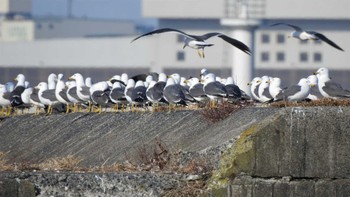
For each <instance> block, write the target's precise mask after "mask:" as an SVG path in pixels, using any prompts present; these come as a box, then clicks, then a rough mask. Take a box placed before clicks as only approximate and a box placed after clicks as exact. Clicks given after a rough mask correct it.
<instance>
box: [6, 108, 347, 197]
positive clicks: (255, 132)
mask: <svg viewBox="0 0 350 197" xmlns="http://www.w3.org/2000/svg"><path fill="white" fill-rule="evenodd" d="M0 136H1V138H0V151H3V152H8V153H7V157H6V159H8V160H9V161H10V162H21V161H22V162H28V161H32V162H40V161H43V160H45V159H46V158H52V157H56V156H67V155H68V154H71V155H75V156H79V157H81V158H82V159H83V162H84V163H83V164H84V165H86V166H94V165H97V166H99V165H101V164H102V163H105V164H106V165H107V164H112V163H114V162H115V161H123V160H124V159H125V157H124V154H125V151H130V153H131V152H132V150H134V149H135V146H137V145H138V144H142V143H145V144H151V143H152V141H153V140H154V138H155V137H159V138H160V139H162V140H163V141H164V142H165V143H166V144H167V145H168V147H169V148H170V149H172V150H178V149H181V150H183V151H190V152H200V151H203V150H206V149H208V148H213V147H220V146H221V145H222V144H224V143H226V142H227V141H230V140H233V145H232V146H228V147H226V149H225V150H223V149H218V151H217V152H214V154H215V159H216V160H217V162H218V165H219V167H218V169H217V170H215V171H214V173H213V175H212V177H211V179H210V181H209V188H210V190H208V193H207V194H206V195H205V196H242V197H243V196H347V194H348V193H350V183H349V177H350V140H349V139H350V138H349V137H350V108H349V107H309V108H298V107H296V108H262V107H252V108H246V109H242V110H240V111H237V112H235V113H233V114H232V115H231V116H230V117H228V118H227V119H225V120H223V121H220V122H217V123H211V122H210V121H208V120H207V119H205V118H204V117H203V116H202V115H201V113H200V112H199V111H177V112H172V113H118V114H114V113H107V114H93V113H87V114H86V113H77V114H68V115H61V114H57V115H52V116H31V115H24V116H17V117H11V118H5V119H2V120H1V121H0ZM221 151H223V152H222V154H221ZM53 174H54V173H48V175H40V174H39V175H38V174H35V173H34V174H30V175H28V176H20V174H15V173H12V174H11V173H10V174H3V173H0V179H1V178H6V179H7V180H8V179H10V180H14V179H15V180H16V178H19V179H20V180H29V181H30V182H31V183H33V184H35V186H36V187H38V188H46V189H45V191H46V192H49V193H50V192H58V194H65V193H64V192H66V194H67V191H65V187H61V186H59V185H60V184H63V185H64V184H68V183H67V182H65V181H63V182H62V181H54V180H55V177H56V178H57V179H59V178H58V177H60V176H62V174H61V175H53ZM38 176H39V177H40V176H45V177H47V176H48V177H51V178H52V177H53V178H52V179H51V178H50V180H52V181H50V182H47V181H46V182H45V181H38V180H39V179H38V178H34V177H38ZM63 176H66V175H64V174H63ZM75 176H76V175H72V177H75ZM77 176H78V177H80V176H82V177H84V176H85V175H84V174H82V175H77ZM86 176H88V177H90V178H86V179H85V178H82V180H87V182H86V183H89V184H90V186H88V185H86V184H85V185H84V184H83V182H84V181H82V184H78V185H77V186H76V187H77V188H79V191H80V192H82V191H85V190H86V191H88V192H92V195H93V194H96V195H97V194H99V193H98V192H97V190H96V191H94V190H91V187H92V185H93V187H96V188H98V187H99V186H98V184H100V183H97V182H96V180H95V178H96V177H95V176H93V175H86ZM109 176H110V175H108V174H107V175H106V177H109ZM118 176H119V175H117V177H118ZM120 176H124V175H120ZM148 176H149V175H147V176H146V175H145V176H138V175H137V178H133V179H135V180H136V179H137V181H136V184H138V181H141V182H142V183H143V184H144V185H145V186H144V187H149V189H148V190H147V189H146V190H142V191H146V192H145V193H144V195H151V196H159V195H161V192H162V191H164V190H162V189H158V190H157V189H156V188H157V187H156V185H158V184H157V182H158V181H162V180H166V179H168V180H171V181H170V182H171V183H175V184H173V185H172V186H171V187H177V185H181V184H177V183H181V182H182V181H183V180H184V179H183V177H181V176H179V177H176V176H175V177H171V178H170V177H167V176H164V177H163V175H161V174H160V175H159V176H160V177H162V178H159V179H157V178H156V179H153V178H145V177H148ZM30 177H31V178H30ZM91 177H95V178H91ZM111 177H112V178H107V179H105V180H108V181H111V182H112V183H113V184H119V183H121V184H124V183H127V182H123V181H122V180H124V179H123V178H120V177H119V178H116V179H114V178H113V176H111ZM132 177H133V176H132ZM72 179H73V180H74V179H75V178H72ZM89 179H91V181H88V180H89ZM185 179H186V178H185ZM40 180H45V179H40ZM60 180H61V179H60ZM62 180H65V179H62ZM92 180H93V181H92ZM118 180H119V181H118ZM127 180H129V179H128V178H127ZM176 180H177V181H178V182H177V181H176ZM0 181H1V180H0ZM173 181H174V182H173ZM96 184H97V186H96ZM113 184H112V185H113ZM127 184H129V183H127ZM68 185H70V184H68ZM180 187H181V186H180ZM158 188H159V187H158ZM164 188H165V189H166V188H167V187H164ZM164 188H163V189H164ZM129 189H130V190H128V192H129V193H125V194H130V196H137V190H138V189H137V187H134V188H129ZM68 190H69V189H68ZM120 191H121V190H118V188H113V187H111V189H110V190H109V193H110V194H113V192H114V193H118V192H120ZM150 191H153V192H155V191H157V192H156V193H151V194H150V193H147V192H150ZM69 192H71V190H69ZM94 192H95V193H94ZM96 192H97V193H96ZM99 192H100V191H99Z"/></svg>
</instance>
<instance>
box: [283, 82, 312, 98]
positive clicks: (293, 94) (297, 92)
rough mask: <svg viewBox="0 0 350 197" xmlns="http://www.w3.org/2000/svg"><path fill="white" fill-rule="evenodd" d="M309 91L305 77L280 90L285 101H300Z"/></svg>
mask: <svg viewBox="0 0 350 197" xmlns="http://www.w3.org/2000/svg"><path fill="white" fill-rule="evenodd" d="M309 93H310V81H309V80H308V79H306V78H302V79H300V81H299V83H298V84H297V85H292V86H290V87H288V88H287V89H285V90H284V91H283V92H282V97H283V99H284V100H287V101H296V102H297V101H302V100H304V99H306V98H307V96H308V95H309Z"/></svg>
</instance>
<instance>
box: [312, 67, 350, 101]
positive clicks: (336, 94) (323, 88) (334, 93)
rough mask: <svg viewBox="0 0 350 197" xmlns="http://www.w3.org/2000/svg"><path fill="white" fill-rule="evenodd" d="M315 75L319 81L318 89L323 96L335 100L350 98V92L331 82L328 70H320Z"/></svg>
mask: <svg viewBox="0 0 350 197" xmlns="http://www.w3.org/2000/svg"><path fill="white" fill-rule="evenodd" d="M315 74H316V75H317V79H318V89H319V90H320V93H321V94H322V96H324V97H326V98H333V99H337V98H349V97H350V91H349V90H345V89H343V87H342V86H341V85H340V84H338V83H335V82H333V81H331V79H330V78H329V71H328V69H327V68H320V69H318V70H317V71H316V73H315Z"/></svg>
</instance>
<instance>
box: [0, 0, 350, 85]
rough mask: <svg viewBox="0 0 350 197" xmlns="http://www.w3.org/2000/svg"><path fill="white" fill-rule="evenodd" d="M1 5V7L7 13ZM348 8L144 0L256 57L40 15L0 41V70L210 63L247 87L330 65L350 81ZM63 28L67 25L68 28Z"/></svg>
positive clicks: (290, 0) (158, 13)
mask: <svg viewBox="0 0 350 197" xmlns="http://www.w3.org/2000/svg"><path fill="white" fill-rule="evenodd" d="M1 1H5V0H1ZM7 1H8V2H14V1H24V0H14V1H12V0H11V1H9V0H7ZM26 1H27V0H26ZM2 7H3V6H0V11H2V12H3V10H4V9H3V8H2ZM348 7H350V2H349V1H347V0H338V1H337V3H334V2H332V1H327V2H322V3H321V2H320V1H319V0H309V1H300V0H285V1H279V0H215V1H211V0H186V1H185V2H179V1H177V0H142V14H143V16H144V17H147V18H156V19H158V21H159V22H158V24H159V27H160V28H163V27H172V28H176V29H181V30H183V31H185V32H188V33H190V34H204V33H207V32H211V31H215V32H222V33H225V34H226V35H228V36H232V37H234V38H236V39H238V40H241V41H242V42H244V43H246V44H247V45H249V46H250V47H251V48H252V50H253V52H252V56H248V55H247V54H245V53H243V52H241V51H240V50H238V49H236V48H234V47H232V46H231V45H229V44H227V43H226V42H223V41H222V40H221V39H220V38H212V39H209V40H208V42H209V43H213V44H214V46H213V47H208V48H206V49H205V53H206V57H205V58H204V59H203V58H199V57H198V55H197V52H196V51H195V50H193V49H190V48H185V49H183V48H182V47H183V37H182V36H179V35H177V34H160V35H155V36H152V37H145V38H142V39H140V40H137V41H136V42H133V43H130V41H131V40H132V39H133V38H134V37H135V36H137V35H139V33H138V32H137V31H135V28H134V27H133V26H132V25H130V24H128V23H127V21H119V22H118V23H117V22H115V23H114V24H113V22H110V23H109V22H108V21H107V22H104V23H103V22H101V23H99V22H98V21H82V19H74V20H73V19H62V20H60V22H58V21H59V20H56V21H55V20H51V19H50V20H46V19H40V20H37V21H36V22H34V23H33V24H31V25H28V24H27V25H28V26H30V28H32V29H34V30H33V31H34V33H33V35H31V34H30V33H27V34H26V35H27V36H28V35H30V36H29V37H31V39H18V41H16V42H4V41H3V42H1V43H0V52H1V53H0V77H1V79H3V80H1V81H6V80H10V79H12V78H13V77H14V74H15V73H18V72H19V71H21V72H24V73H33V72H34V71H36V72H34V73H36V74H33V75H31V76H32V77H33V78H34V76H35V75H40V76H47V75H46V74H48V73H50V72H63V73H67V74H72V72H77V71H79V72H82V73H85V74H86V75H92V76H93V77H95V78H96V80H100V79H103V78H104V77H107V76H111V75H112V74H114V73H119V72H122V71H123V72H124V71H130V73H137V72H147V71H156V72H160V71H164V72H167V73H171V72H179V73H180V74H183V75H185V76H193V75H198V72H199V70H200V69H201V68H208V69H211V70H212V71H214V72H215V73H217V74H219V75H223V76H229V75H232V76H234V77H235V79H236V83H237V84H238V85H239V86H240V87H241V88H243V89H246V88H247V87H246V82H247V80H249V79H251V77H253V76H255V75H257V76H259V75H265V74H268V75H272V76H279V77H281V78H282V79H283V82H284V85H290V84H293V83H297V81H298V79H299V78H301V77H306V76H307V75H309V74H312V72H313V71H315V70H316V69H317V68H319V67H328V68H330V70H331V75H332V76H336V77H333V78H334V79H335V80H336V81H337V82H339V83H341V84H344V86H345V87H348V88H350V81H349V79H348V76H349V74H350V69H349V67H348V58H347V53H348V50H350V36H348V35H350V13H349V12H348V11H347V8H348ZM8 12H12V11H11V10H10V11H8ZM2 15H6V14H2ZM7 15H8V14H7ZM25 16H26V15H25ZM22 20H24V21H27V20H28V19H27V18H25V17H24V19H22ZM62 21H63V23H62V24H61V22H62ZM2 22H4V21H1V22H0V24H2ZM55 22H56V23H55ZM277 22H285V23H291V24H295V25H298V26H300V27H303V28H305V29H306V30H314V31H317V32H320V33H322V34H324V35H326V36H327V37H328V38H329V39H331V40H333V41H334V42H335V43H337V44H338V45H340V46H341V47H342V48H343V49H344V50H345V52H342V51H339V50H337V49H335V48H333V47H331V46H329V45H328V44H327V43H324V42H320V41H306V42H305V41H299V40H296V39H294V38H288V35H289V34H290V32H291V31H292V29H291V28H289V27H286V26H276V27H271V24H274V23H277ZM83 23H85V24H87V25H85V27H86V26H90V24H92V23H96V24H97V23H99V24H98V25H101V26H100V27H98V28H97V29H98V31H97V30H96V31H93V32H89V30H84V27H83V26H84V24H83ZM50 24H51V26H50ZM78 25H81V27H79V28H75V29H76V31H74V32H75V33H76V34H73V33H68V32H69V31H72V32H73V30H74V27H78ZM111 26H113V27H111ZM30 28H29V27H28V29H30ZM50 28H51V32H50ZM114 28H115V29H114ZM118 28H119V31H118ZM1 29H2V27H0V32H2V31H1ZM59 29H60V30H59ZM100 29H102V30H101V31H100ZM58 30H59V31H61V32H60V33H59V31H58ZM62 30H66V34H65V32H64V31H62ZM78 30H79V31H78ZM54 31H57V34H56V33H53V32H54ZM117 32H119V33H117ZM11 35H12V34H11ZM13 35H15V34H13ZM48 38H51V39H48ZM0 39H1V36H0ZM29 40H31V41H29ZM37 70H40V71H37Z"/></svg>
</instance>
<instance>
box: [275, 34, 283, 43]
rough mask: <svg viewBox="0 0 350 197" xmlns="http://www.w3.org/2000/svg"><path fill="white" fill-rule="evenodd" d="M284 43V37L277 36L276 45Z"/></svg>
mask: <svg viewBox="0 0 350 197" xmlns="http://www.w3.org/2000/svg"><path fill="white" fill-rule="evenodd" d="M284 42H285V36H284V35H283V34H278V35H277V43H279V44H282V43H284Z"/></svg>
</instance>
